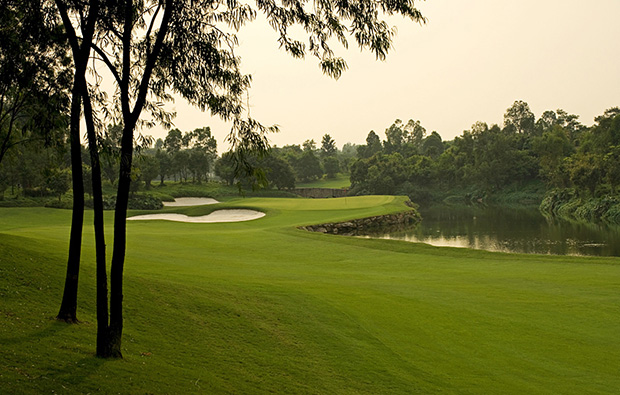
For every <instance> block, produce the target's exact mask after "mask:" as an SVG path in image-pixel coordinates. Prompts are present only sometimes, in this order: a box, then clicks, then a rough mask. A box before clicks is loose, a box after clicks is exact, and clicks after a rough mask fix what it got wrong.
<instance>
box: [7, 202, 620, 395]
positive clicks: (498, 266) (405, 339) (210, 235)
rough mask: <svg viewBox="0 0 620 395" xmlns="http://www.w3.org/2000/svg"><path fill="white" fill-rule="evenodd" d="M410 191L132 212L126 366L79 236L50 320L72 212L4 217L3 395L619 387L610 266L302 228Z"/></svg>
mask: <svg viewBox="0 0 620 395" xmlns="http://www.w3.org/2000/svg"><path fill="white" fill-rule="evenodd" d="M404 200H405V198H400V197H398V198H394V197H386V196H371V197H356V198H346V199H345V198H343V199H325V200H318V199H316V200H306V199H266V198H252V199H232V200H230V201H227V202H225V203H224V204H221V205H216V206H203V207H193V208H184V209H177V210H175V211H178V212H183V213H186V214H188V215H198V214H204V213H207V212H208V211H210V210H213V209H214V208H217V207H248V208H256V209H261V210H263V211H265V212H266V213H267V216H266V217H264V218H262V219H259V220H256V221H250V222H244V223H234V224H185V223H174V222H166V221H144V222H129V224H128V235H129V236H128V243H129V249H128V256H127V263H126V268H125V299H124V300H125V317H126V320H125V332H124V340H123V352H124V357H125V358H124V359H123V360H112V361H106V360H101V359H97V358H95V357H94V356H93V351H94V341H95V315H94V311H95V309H94V298H95V295H94V282H95V281H94V263H93V249H94V247H93V238H92V234H91V231H90V229H87V230H86V231H85V243H84V244H85V245H84V254H85V258H84V263H83V270H82V273H81V285H80V300H79V303H80V304H79V318H80V319H81V320H82V323H81V324H80V325H66V324H63V323H59V322H56V321H55V320H54V319H53V316H54V315H55V313H56V310H57V308H58V306H59V302H60V297H61V293H62V282H63V278H64V266H65V261H66V247H67V239H68V230H69V228H68V224H69V222H70V221H69V220H70V212H68V211H64V210H54V209H43V208H27V209H26V208H10V209H8V208H6V209H0V319H1V320H2V321H1V322H2V324H1V325H0V392H2V393H26V394H28V393H32V394H36V393H51V392H52V391H54V392H56V393H58V392H60V393H97V392H98V393H157V394H160V393H238V394H249V393H251V394H255V393H258V394H262V393H283V394H291V393H317V394H358V393H365V394H410V393H437V392H442V393H465V394H466V393H476V394H489V393H501V394H504V393H515V394H525V393H527V394H536V393H539V394H548V393H563V394H584V393H589V394H596V393H600V394H605V393H608V394H611V393H617V391H618V388H620V375H619V374H618V373H619V372H618V366H620V342H619V341H618V340H617V335H618V331H619V330H620V309H619V307H618V306H620V265H618V263H619V262H620V260H618V259H617V258H594V257H588V258H586V257H583V258H582V257H553V256H537V255H512V254H501V253H489V252H484V251H473V250H466V249H451V248H436V247H431V246H426V245H421V244H410V243H405V242H399V241H392V240H371V239H363V238H351V237H342V236H331V235H323V234H316V233H309V232H305V231H301V230H298V229H296V226H299V225H303V224H311V223H319V222H325V221H337V220H345V219H350V218H354V217H365V216H371V215H376V214H380V213H388V212H395V211H399V210H402V209H404V208H405V206H404ZM167 210H170V209H167ZM90 215H91V213H87V221H88V223H90V221H91V220H92V218H91V216H90ZM111 217H112V216H111V213H108V215H107V220H108V225H110V230H111V219H112V218H111ZM109 242H111V240H109Z"/></svg>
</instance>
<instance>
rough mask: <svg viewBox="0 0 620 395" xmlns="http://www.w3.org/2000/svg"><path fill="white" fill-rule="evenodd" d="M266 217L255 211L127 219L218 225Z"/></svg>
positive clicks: (144, 216)
mask: <svg viewBox="0 0 620 395" xmlns="http://www.w3.org/2000/svg"><path fill="white" fill-rule="evenodd" d="M264 216H265V213H261V212H260V211H254V210H217V211H214V212H212V213H211V214H209V215H203V216H200V217H188V216H187V215H184V214H147V215H137V216H135V217H129V218H127V220H130V221H141V220H153V219H162V220H166V221H176V222H192V223H199V224H209V223H216V222H243V221H251V220H253V219H259V218H262V217H264Z"/></svg>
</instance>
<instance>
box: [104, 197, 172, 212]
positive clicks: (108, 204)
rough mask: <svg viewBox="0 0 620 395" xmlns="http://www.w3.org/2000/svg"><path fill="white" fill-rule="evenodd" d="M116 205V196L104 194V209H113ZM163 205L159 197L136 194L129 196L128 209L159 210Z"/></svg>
mask: <svg viewBox="0 0 620 395" xmlns="http://www.w3.org/2000/svg"><path fill="white" fill-rule="evenodd" d="M115 207H116V196H104V198H103V208H104V210H114V208H115ZM162 207H164V204H163V203H162V201H161V199H159V198H157V197H154V196H150V195H136V196H133V197H131V198H129V209H131V210H159V209H160V208H162Z"/></svg>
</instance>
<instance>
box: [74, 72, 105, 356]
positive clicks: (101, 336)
mask: <svg viewBox="0 0 620 395" xmlns="http://www.w3.org/2000/svg"><path fill="white" fill-rule="evenodd" d="M80 90H81V91H82V97H83V100H84V119H85V121H86V135H87V138H88V150H89V152H90V163H91V170H92V174H91V175H92V184H93V214H94V220H93V227H94V230H95V256H96V267H97V270H96V273H97V351H96V355H97V356H98V357H103V358H105V357H108V356H110V355H109V350H108V325H109V323H108V278H107V271H106V250H105V248H106V246H105V228H104V219H103V189H102V186H101V162H100V160H99V149H98V146H97V134H96V131H95V122H94V115H93V108H92V103H91V101H90V96H89V94H88V88H87V85H86V80H82V84H81V85H80Z"/></svg>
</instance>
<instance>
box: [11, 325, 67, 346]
mask: <svg viewBox="0 0 620 395" xmlns="http://www.w3.org/2000/svg"><path fill="white" fill-rule="evenodd" d="M69 327H70V324H67V323H66V322H62V321H57V320H56V319H50V323H49V325H47V326H46V327H44V328H41V329H39V330H36V331H33V332H28V333H22V334H19V335H17V336H12V337H2V336H0V345H5V346H6V345H17V344H20V343H27V342H33V341H37V342H38V341H40V340H41V339H44V338H46V337H50V336H54V335H55V334H57V333H58V332H60V331H63V330H65V329H67V328H69Z"/></svg>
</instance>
